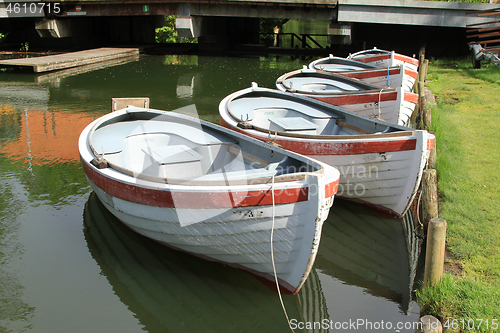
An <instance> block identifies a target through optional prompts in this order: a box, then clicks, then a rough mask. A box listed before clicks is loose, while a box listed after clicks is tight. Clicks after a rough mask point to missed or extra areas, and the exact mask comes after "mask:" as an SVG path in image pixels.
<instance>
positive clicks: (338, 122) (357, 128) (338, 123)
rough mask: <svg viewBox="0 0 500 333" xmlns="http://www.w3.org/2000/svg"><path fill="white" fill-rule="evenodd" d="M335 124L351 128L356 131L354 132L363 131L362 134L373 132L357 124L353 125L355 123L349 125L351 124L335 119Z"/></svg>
mask: <svg viewBox="0 0 500 333" xmlns="http://www.w3.org/2000/svg"><path fill="white" fill-rule="evenodd" d="M336 124H337V125H339V126H342V127H345V128H348V129H351V130H353V131H356V132H359V133H363V134H373V133H375V132H372V131H369V130H366V129H364V128H361V127H359V126H355V125H351V124H348V123H346V122H344V121H342V120H337V121H336Z"/></svg>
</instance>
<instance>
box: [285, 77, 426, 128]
mask: <svg viewBox="0 0 500 333" xmlns="http://www.w3.org/2000/svg"><path fill="white" fill-rule="evenodd" d="M341 78H342V79H343V78H344V76H341V75H338V74H334V73H327V72H318V71H316V70H311V69H308V70H302V71H300V70H299V71H293V72H289V73H286V74H284V75H282V76H280V77H279V78H278V79H277V80H276V87H277V88H278V89H279V90H280V91H283V92H290V93H294V94H297V95H299V96H304V97H309V98H314V99H316V100H319V101H322V102H325V103H328V104H331V105H335V106H340V107H342V108H343V109H346V110H348V111H352V112H356V113H358V114H361V115H363V116H366V117H372V118H378V119H383V120H384V121H387V122H390V123H393V124H398V125H403V126H409V125H410V118H411V115H412V113H413V111H414V110H415V106H416V104H417V102H418V95H417V94H415V93H412V92H410V91H407V90H405V89H404V88H403V87H402V86H399V87H398V88H387V87H386V88H384V87H377V86H375V85H360V84H358V82H360V81H359V80H357V79H356V78H347V79H348V81H345V82H344V81H341ZM311 87H316V88H315V89H313V88H311ZM322 87H323V88H322ZM334 88H335V90H334ZM343 89H349V90H343Z"/></svg>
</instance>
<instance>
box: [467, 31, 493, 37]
mask: <svg viewBox="0 0 500 333" xmlns="http://www.w3.org/2000/svg"><path fill="white" fill-rule="evenodd" d="M494 36H500V32H490V33H487V34H476V35H470V36H467V38H476V37H477V38H486V37H494Z"/></svg>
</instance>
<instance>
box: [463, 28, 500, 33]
mask: <svg viewBox="0 0 500 333" xmlns="http://www.w3.org/2000/svg"><path fill="white" fill-rule="evenodd" d="M496 30H500V27H489V28H479V29H468V30H467V34H470V33H476V32H487V31H496Z"/></svg>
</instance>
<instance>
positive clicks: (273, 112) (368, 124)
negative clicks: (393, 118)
mask: <svg viewBox="0 0 500 333" xmlns="http://www.w3.org/2000/svg"><path fill="white" fill-rule="evenodd" d="M219 114H220V117H221V125H223V126H225V127H228V128H230V129H234V130H238V131H240V132H242V133H245V134H247V135H249V136H251V137H253V138H257V139H260V140H269V138H271V139H272V140H274V143H275V144H279V145H281V146H283V148H286V149H289V150H292V151H295V152H298V153H300V154H303V155H307V156H309V157H312V158H315V159H317V160H320V161H322V162H325V163H328V164H330V165H332V166H335V167H336V168H337V169H338V170H339V171H340V185H339V190H338V192H337V195H338V196H341V197H344V198H348V199H351V200H354V201H358V202H361V203H364V204H366V205H368V206H371V207H373V208H376V209H377V210H379V211H381V212H384V213H387V214H388V215H391V216H397V217H400V216H402V215H404V214H405V213H406V211H407V210H408V208H409V206H410V204H411V202H412V200H413V198H414V197H415V194H416V192H417V190H418V187H419V184H420V180H421V176H422V172H423V169H424V167H425V165H426V162H427V159H428V155H429V152H430V149H431V148H432V147H433V145H434V135H432V134H429V133H428V132H426V131H421V130H414V129H411V128H407V127H403V126H398V125H393V124H390V123H387V122H384V121H380V120H376V119H371V118H368V117H364V116H361V115H358V114H356V113H353V112H349V111H346V110H343V109H341V108H338V107H335V106H332V105H328V104H326V103H322V102H320V101H316V100H313V99H310V98H305V97H301V96H298V95H296V94H290V93H284V92H281V91H278V90H271V89H266V88H259V87H257V86H256V85H254V86H253V87H251V88H247V89H243V90H240V91H237V92H235V93H233V94H231V95H229V96H227V97H226V98H225V99H224V100H222V102H221V103H220V105H219Z"/></svg>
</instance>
